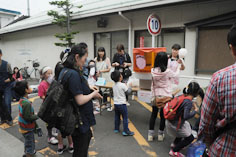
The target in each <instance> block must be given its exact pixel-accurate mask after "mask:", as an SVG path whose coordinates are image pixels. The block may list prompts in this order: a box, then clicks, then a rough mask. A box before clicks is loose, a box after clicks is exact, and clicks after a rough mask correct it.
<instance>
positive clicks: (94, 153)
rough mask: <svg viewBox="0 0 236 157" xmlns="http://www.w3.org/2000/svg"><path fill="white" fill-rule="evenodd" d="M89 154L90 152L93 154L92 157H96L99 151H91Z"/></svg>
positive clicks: (90, 154)
mask: <svg viewBox="0 0 236 157" xmlns="http://www.w3.org/2000/svg"><path fill="white" fill-rule="evenodd" d="M88 154H89V156H91V157H95V156H96V155H98V152H95V151H89V152H88Z"/></svg>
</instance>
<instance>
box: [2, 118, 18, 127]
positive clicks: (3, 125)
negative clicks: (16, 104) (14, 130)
mask: <svg viewBox="0 0 236 157" xmlns="http://www.w3.org/2000/svg"><path fill="white" fill-rule="evenodd" d="M17 124H18V116H17V117H16V118H15V119H13V125H12V126H10V125H8V124H7V123H3V124H2V125H0V128H2V129H4V130H5V129H8V128H10V127H13V126H15V125H17Z"/></svg>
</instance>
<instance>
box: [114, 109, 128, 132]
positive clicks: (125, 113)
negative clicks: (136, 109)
mask: <svg viewBox="0 0 236 157" xmlns="http://www.w3.org/2000/svg"><path fill="white" fill-rule="evenodd" d="M120 115H122V118H123V129H124V130H123V131H124V132H126V133H127V132H129V131H130V130H129V128H128V110H127V106H126V104H121V105H117V104H115V130H120Z"/></svg>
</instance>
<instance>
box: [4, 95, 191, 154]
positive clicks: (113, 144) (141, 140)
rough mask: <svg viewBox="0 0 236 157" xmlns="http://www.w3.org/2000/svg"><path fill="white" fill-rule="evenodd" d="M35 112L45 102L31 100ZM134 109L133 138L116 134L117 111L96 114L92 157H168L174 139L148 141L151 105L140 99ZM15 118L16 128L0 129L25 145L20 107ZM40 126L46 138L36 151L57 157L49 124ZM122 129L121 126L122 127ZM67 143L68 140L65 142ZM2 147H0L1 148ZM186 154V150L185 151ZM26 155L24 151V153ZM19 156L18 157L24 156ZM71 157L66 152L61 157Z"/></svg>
mask: <svg viewBox="0 0 236 157" xmlns="http://www.w3.org/2000/svg"><path fill="white" fill-rule="evenodd" d="M31 100H32V101H34V102H33V106H34V108H35V111H36V112H37V111H38V110H39V107H40V104H41V103H42V101H41V100H40V99H39V98H38V97H34V98H33V99H31ZM129 102H130V104H131V106H129V107H128V114H129V128H130V130H131V131H134V132H135V135H134V136H133V137H132V136H130V137H123V136H122V135H121V133H118V134H115V133H114V132H113V129H114V111H112V112H108V111H106V110H105V111H103V112H102V115H100V114H96V115H95V117H96V121H97V124H96V125H95V126H94V127H93V132H94V138H93V139H92V140H91V143H90V148H89V156H90V157H93V156H96V157H155V156H159V157H168V156H169V155H168V152H169V151H170V144H171V142H172V141H173V140H174V139H173V137H170V136H168V135H167V134H166V136H165V140H164V142H158V141H157V139H155V140H154V141H153V142H147V133H148V124H149V118H150V115H151V112H150V111H151V106H150V105H149V104H146V103H143V102H139V101H138V100H131V99H130V101H129ZM12 116H13V118H14V125H13V126H12V127H9V126H7V125H4V126H0V128H2V129H4V130H5V131H7V132H8V133H9V134H11V135H13V136H14V137H15V138H17V139H19V140H20V141H22V142H23V137H22V135H21V134H20V133H19V132H18V128H19V127H18V124H17V116H18V104H17V103H13V104H12ZM37 122H38V124H39V126H40V127H41V128H42V129H43V132H44V136H43V137H40V138H39V137H37V135H36V136H35V138H36V150H37V151H38V152H39V153H41V154H43V156H48V157H54V156H58V155H57V154H56V151H57V146H55V145H51V144H48V143H47V136H46V125H45V123H44V122H43V121H41V120H38V121H37ZM158 127H159V119H157V121H156V126H155V131H156V134H157V131H158ZM121 130H122V125H121ZM64 144H67V140H66V139H64ZM0 147H1V146H0ZM183 153H186V150H184V151H183ZM22 154H23V150H22ZM22 154H19V157H20V156H22ZM70 156H72V155H71V154H69V153H68V152H67V151H65V152H64V153H63V154H62V155H60V157H70Z"/></svg>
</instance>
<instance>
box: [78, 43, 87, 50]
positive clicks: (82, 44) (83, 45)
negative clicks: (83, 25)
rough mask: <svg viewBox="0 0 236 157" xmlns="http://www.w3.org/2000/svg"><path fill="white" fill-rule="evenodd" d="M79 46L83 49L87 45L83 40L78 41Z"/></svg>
mask: <svg viewBox="0 0 236 157" xmlns="http://www.w3.org/2000/svg"><path fill="white" fill-rule="evenodd" d="M79 46H80V47H81V48H82V49H84V50H86V49H87V48H88V45H87V44H86V43H85V42H81V43H79Z"/></svg>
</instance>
